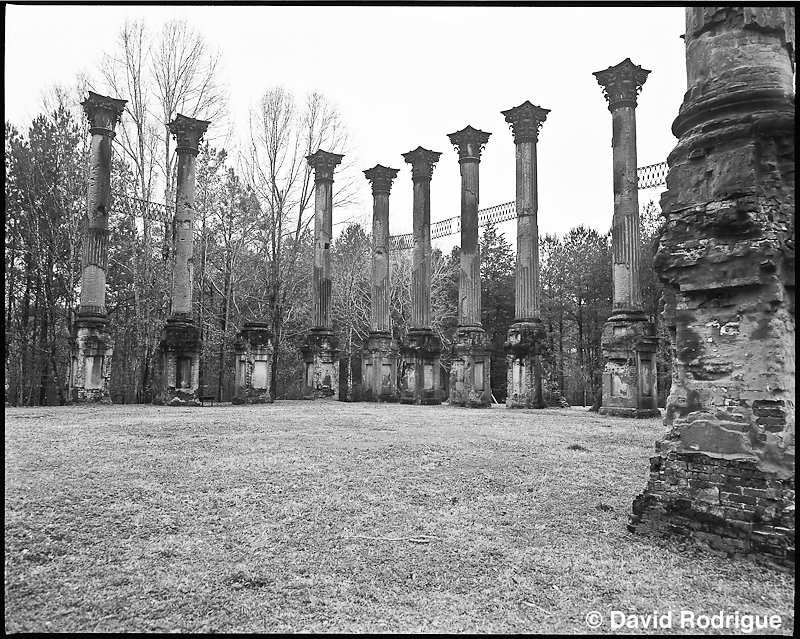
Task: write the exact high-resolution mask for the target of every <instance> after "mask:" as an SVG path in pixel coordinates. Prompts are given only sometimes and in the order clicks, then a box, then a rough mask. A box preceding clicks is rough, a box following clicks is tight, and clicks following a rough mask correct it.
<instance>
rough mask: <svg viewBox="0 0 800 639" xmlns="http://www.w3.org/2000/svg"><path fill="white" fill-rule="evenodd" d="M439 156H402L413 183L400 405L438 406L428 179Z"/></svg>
mask: <svg viewBox="0 0 800 639" xmlns="http://www.w3.org/2000/svg"><path fill="white" fill-rule="evenodd" d="M441 155H442V154H441V153H439V152H437V151H429V150H428V149H423V148H422V147H421V146H420V147H417V148H416V149H414V150H413V151H409V152H408V153H404V154H403V159H404V160H405V161H406V162H408V163H409V164H410V165H411V180H412V182H413V184H414V205H413V206H414V209H413V218H414V219H413V238H414V245H413V248H412V251H411V322H410V326H409V328H408V332H407V334H406V339H405V341H404V342H403V344H402V345H401V347H400V366H401V372H400V402H401V403H403V404H441V403H442V392H441V389H440V388H439V368H440V361H439V356H440V355H441V352H442V343H441V341H440V340H439V337H438V336H437V335H436V333H434V332H433V330H432V328H431V259H432V251H431V176H432V175H433V167H434V165H435V164H436V162H438V161H439V157H440V156H441Z"/></svg>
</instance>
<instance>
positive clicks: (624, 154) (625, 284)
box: [611, 105, 642, 311]
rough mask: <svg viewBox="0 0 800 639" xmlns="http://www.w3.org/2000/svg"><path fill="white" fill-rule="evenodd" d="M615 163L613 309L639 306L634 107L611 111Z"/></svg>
mask: <svg viewBox="0 0 800 639" xmlns="http://www.w3.org/2000/svg"><path fill="white" fill-rule="evenodd" d="M611 117H612V130H613V133H612V140H613V141H612V147H613V156H614V159H613V167H614V169H613V170H614V218H613V223H612V227H611V229H612V230H611V236H612V240H611V241H612V246H613V278H614V310H617V309H620V310H623V309H624V310H635V311H639V310H641V309H642V292H641V287H640V285H639V234H640V231H639V189H638V184H637V176H636V107H635V105H634V106H627V105H626V106H619V107H617V108H615V109H614V110H613V111H612V113H611Z"/></svg>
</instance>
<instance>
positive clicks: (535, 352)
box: [504, 320, 547, 408]
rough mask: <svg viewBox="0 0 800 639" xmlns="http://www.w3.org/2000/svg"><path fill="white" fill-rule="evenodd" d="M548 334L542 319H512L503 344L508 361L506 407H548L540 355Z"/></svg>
mask: <svg viewBox="0 0 800 639" xmlns="http://www.w3.org/2000/svg"><path fill="white" fill-rule="evenodd" d="M546 339H547V335H546V334H545V330H544V325H543V324H542V322H541V320H525V321H520V322H515V323H514V324H512V325H511V327H510V328H509V329H508V339H507V340H506V343H505V344H504V348H505V351H506V359H507V361H508V377H507V379H508V391H507V394H506V408H547V402H546V401H545V397H544V388H543V387H544V382H543V379H542V378H543V373H542V355H543V354H544V353H546V352H547V346H546V344H547V342H546Z"/></svg>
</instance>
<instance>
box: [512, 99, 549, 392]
mask: <svg viewBox="0 0 800 639" xmlns="http://www.w3.org/2000/svg"><path fill="white" fill-rule="evenodd" d="M548 113H550V110H549V109H543V108H541V107H538V106H535V105H533V104H531V103H530V102H529V101H527V100H526V101H525V102H523V103H522V104H520V105H519V106H518V107H514V108H513V109H508V110H507V111H503V112H502V114H503V115H504V116H505V118H506V122H508V123H509V126H510V127H511V131H512V133H513V135H514V147H515V152H516V160H517V163H516V185H517V187H516V188H517V262H516V269H515V277H516V297H515V300H514V306H515V311H514V313H515V315H514V318H515V323H514V324H513V325H512V326H511V328H510V329H509V331H508V339H507V341H506V343H505V350H506V356H507V360H508V377H507V379H508V394H507V396H506V407H507V408H546V407H547V403H546V401H545V398H544V394H543V392H542V386H543V372H542V371H543V368H542V354H543V353H544V352H545V351H544V349H543V348H542V345H543V344H544V339H545V336H544V329H543V327H542V324H541V319H540V318H541V310H540V298H541V290H540V284H539V222H538V215H539V193H538V184H537V168H536V167H537V158H536V143H537V141H538V140H539V131H540V129H541V128H542V124H544V121H545V119H546V118H547V114H548Z"/></svg>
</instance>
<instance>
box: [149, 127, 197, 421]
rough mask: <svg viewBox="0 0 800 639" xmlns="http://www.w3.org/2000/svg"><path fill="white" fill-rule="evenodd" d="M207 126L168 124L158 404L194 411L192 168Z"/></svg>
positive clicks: (195, 374)
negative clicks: (168, 263)
mask: <svg viewBox="0 0 800 639" xmlns="http://www.w3.org/2000/svg"><path fill="white" fill-rule="evenodd" d="M209 124H211V123H210V122H206V121H205V120H195V119H193V118H188V117H186V116H185V115H180V114H178V115H177V116H175V119H174V120H173V121H172V122H170V123H169V130H170V133H171V134H172V135H173V137H174V138H175V140H176V143H177V145H176V147H175V153H177V155H178V167H177V168H178V180H177V191H176V196H175V218H174V222H173V237H174V240H175V251H174V255H175V260H174V262H173V265H172V295H171V296H170V304H171V307H172V308H171V313H170V317H169V318H168V319H167V324H166V326H165V327H164V330H163V331H162V333H161V344H160V348H161V371H162V379H161V388H160V392H159V393H158V395H157V396H156V398H155V402H154V403H157V404H169V405H171V406H198V405H199V404H200V401H199V400H200V397H199V395H200V353H201V351H202V347H203V345H202V342H201V341H200V331H199V330H198V328H197V326H195V324H194V320H193V319H192V281H193V275H194V270H193V259H192V255H193V252H194V217H195V215H194V199H195V167H196V163H197V154H198V153H199V149H200V140H202V138H203V134H204V133H205V132H206V130H207V129H208V125H209Z"/></svg>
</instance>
